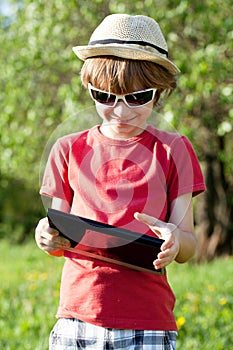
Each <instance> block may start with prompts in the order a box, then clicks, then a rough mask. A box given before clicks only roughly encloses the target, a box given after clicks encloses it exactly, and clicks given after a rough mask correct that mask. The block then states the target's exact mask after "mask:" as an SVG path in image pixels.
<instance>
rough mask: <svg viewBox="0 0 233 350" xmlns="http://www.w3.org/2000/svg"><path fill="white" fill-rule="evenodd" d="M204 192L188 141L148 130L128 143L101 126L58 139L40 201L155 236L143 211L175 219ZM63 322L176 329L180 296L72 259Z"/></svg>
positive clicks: (141, 275)
mask: <svg viewBox="0 0 233 350" xmlns="http://www.w3.org/2000/svg"><path fill="white" fill-rule="evenodd" d="M204 190H205V184H204V180H203V176H202V172H201V169H200V166H199V162H198V160H197V157H196V155H195V152H194V150H193V147H192V145H191V144H190V142H189V141H188V139H187V138H186V137H184V136H180V135H178V134H172V133H168V132H165V131H159V130H157V129H155V128H154V127H153V126H151V125H149V126H148V127H147V129H146V130H145V131H143V132H142V133H141V134H140V135H138V136H136V137H132V138H130V139H128V140H114V139H109V138H107V137H105V136H104V135H102V134H101V133H100V131H99V127H98V126H96V127H94V128H92V129H90V130H87V131H83V132H80V133H76V134H71V135H68V136H65V137H63V138H61V139H59V140H58V141H57V142H56V143H55V145H54V146H53V148H52V151H51V153H50V156H49V160H48V163H47V166H46V169H45V173H44V179H43V184H42V187H41V192H40V193H41V194H43V195H47V196H51V197H57V198H61V199H65V200H66V201H68V202H69V203H70V205H71V213H73V214H75V215H79V216H82V217H86V218H89V219H92V220H97V221H101V222H104V223H108V224H111V225H115V226H118V227H124V228H126V229H129V230H133V231H137V232H140V233H145V234H148V235H151V236H154V233H153V232H152V231H150V230H149V229H148V227H147V226H146V225H144V224H142V223H140V222H138V221H137V220H135V219H134V216H133V214H134V213H135V212H136V211H138V212H144V213H146V214H148V215H151V216H154V217H156V218H158V219H160V220H163V221H167V220H168V219H169V216H170V213H169V203H171V201H172V200H174V199H175V198H177V197H178V196H180V195H182V194H185V193H190V192H192V193H193V196H195V195H197V194H198V193H200V192H202V191H204ZM65 257H66V261H65V265H64V268H63V273H62V281H61V294H60V306H59V309H58V313H57V317H59V318H60V317H71V318H78V319H80V320H83V321H86V322H89V323H93V324H96V325H99V326H102V327H109V328H124V329H127V328H128V329H154V330H176V329H177V328H176V323H175V319H174V315H173V309H174V303H175V297H174V295H173V292H172V290H171V288H170V286H169V284H168V281H167V277H166V274H165V275H163V276H157V275H153V274H150V273H145V272H139V271H134V270H131V269H128V268H126V267H122V266H118V265H114V264H111V263H105V262H101V261H99V260H94V259H91V258H87V257H83V256H79V255H77V254H73V253H70V252H65Z"/></svg>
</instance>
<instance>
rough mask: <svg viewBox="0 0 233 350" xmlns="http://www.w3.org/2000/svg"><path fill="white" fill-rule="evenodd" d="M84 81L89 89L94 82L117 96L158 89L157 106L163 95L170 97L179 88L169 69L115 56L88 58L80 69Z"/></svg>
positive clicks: (96, 85) (147, 62)
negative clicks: (89, 85) (88, 85)
mask: <svg viewBox="0 0 233 350" xmlns="http://www.w3.org/2000/svg"><path fill="white" fill-rule="evenodd" d="M81 80H82V83H83V85H84V86H85V87H86V88H87V84H88V83H91V84H92V85H93V86H94V87H96V88H97V89H101V90H105V91H111V92H113V93H115V94H126V93H130V92H133V91H137V90H143V89H148V88H156V89H157V91H156V94H155V101H154V105H156V104H157V103H158V101H159V98H160V95H161V93H163V92H165V93H166V94H167V95H170V94H171V93H172V91H173V90H174V89H175V88H176V78H175V76H174V75H173V74H171V73H170V72H169V71H168V70H167V69H166V68H164V67H162V66H160V65H158V64H156V63H153V62H149V61H140V60H129V59H124V58H120V57H115V56H101V57H93V58H88V59H86V61H85V62H84V64H83V67H82V70H81Z"/></svg>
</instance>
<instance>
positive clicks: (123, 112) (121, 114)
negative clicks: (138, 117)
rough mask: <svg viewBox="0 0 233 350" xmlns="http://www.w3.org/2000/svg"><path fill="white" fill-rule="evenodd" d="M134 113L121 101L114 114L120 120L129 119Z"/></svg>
mask: <svg viewBox="0 0 233 350" xmlns="http://www.w3.org/2000/svg"><path fill="white" fill-rule="evenodd" d="M131 113H132V111H131V109H130V108H129V107H128V106H127V105H126V104H125V102H124V101H122V100H119V101H118V102H117V104H116V106H115V108H114V114H115V115H116V117H118V118H120V119H127V117H128V116H130V115H131Z"/></svg>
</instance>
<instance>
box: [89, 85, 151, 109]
mask: <svg viewBox="0 0 233 350" xmlns="http://www.w3.org/2000/svg"><path fill="white" fill-rule="evenodd" d="M88 90H89V93H90V96H91V98H92V100H93V101H95V102H97V103H100V104H102V105H105V106H108V107H115V106H116V104H117V102H118V101H119V100H123V101H124V103H125V104H126V106H128V107H130V108H137V107H141V106H144V105H146V104H147V103H149V102H151V101H152V100H153V99H154V96H155V92H156V89H152V88H151V89H146V90H141V91H135V92H132V93H131V94H125V95H115V94H112V93H110V92H107V91H103V90H99V89H96V88H95V87H93V86H92V85H91V84H90V83H88Z"/></svg>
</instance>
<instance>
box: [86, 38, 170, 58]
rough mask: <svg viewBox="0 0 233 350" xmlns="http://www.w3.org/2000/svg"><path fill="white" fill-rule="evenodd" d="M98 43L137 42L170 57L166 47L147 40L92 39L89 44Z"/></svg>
mask: <svg viewBox="0 0 233 350" xmlns="http://www.w3.org/2000/svg"><path fill="white" fill-rule="evenodd" d="M98 44H103V45H107V44H126V45H128V44H136V45H141V46H151V47H153V48H154V49H156V50H157V51H158V52H160V53H161V54H163V55H166V57H168V52H167V51H166V50H164V49H162V48H161V47H159V46H157V45H153V44H151V43H148V42H146V41H137V40H135V41H133V40H129V41H125V40H119V39H104V40H95V41H90V42H89V43H88V45H91V46H92V45H98Z"/></svg>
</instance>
